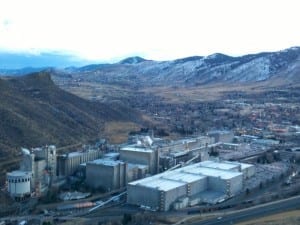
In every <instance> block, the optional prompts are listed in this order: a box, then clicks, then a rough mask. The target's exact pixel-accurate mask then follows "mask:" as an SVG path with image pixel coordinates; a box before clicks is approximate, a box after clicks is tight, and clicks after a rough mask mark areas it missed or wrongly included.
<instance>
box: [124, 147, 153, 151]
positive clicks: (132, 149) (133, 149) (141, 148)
mask: <svg viewBox="0 0 300 225" xmlns="http://www.w3.org/2000/svg"><path fill="white" fill-rule="evenodd" d="M120 151H134V152H153V150H152V149H150V148H144V147H134V146H126V147H123V148H121V149H120Z"/></svg>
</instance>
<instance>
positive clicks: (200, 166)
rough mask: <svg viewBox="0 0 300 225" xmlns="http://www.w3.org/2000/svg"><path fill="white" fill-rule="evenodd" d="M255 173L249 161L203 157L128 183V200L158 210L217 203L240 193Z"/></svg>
mask: <svg viewBox="0 0 300 225" xmlns="http://www.w3.org/2000/svg"><path fill="white" fill-rule="evenodd" d="M254 173H255V167H254V166H253V165H250V164H244V163H237V162H213V161H204V162H200V163H196V164H192V165H189V166H186V167H182V168H179V169H176V170H173V171H167V172H164V173H161V174H157V175H155V176H152V177H148V178H145V179H142V180H137V181H134V182H131V183H129V184H128V185H127V202H128V203H129V204H134V205H140V206H146V207H149V208H151V209H153V210H158V211H168V210H170V209H178V208H184V207H186V206H188V205H195V204H198V203H200V202H206V203H216V202H218V201H221V200H224V199H226V198H229V197H232V196H234V195H236V194H238V193H240V192H241V191H242V190H243V184H244V180H245V179H246V178H247V177H250V176H252V175H253V174H254Z"/></svg>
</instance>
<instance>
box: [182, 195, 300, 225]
mask: <svg viewBox="0 0 300 225" xmlns="http://www.w3.org/2000/svg"><path fill="white" fill-rule="evenodd" d="M293 209H300V196H296V197H292V198H289V199H284V200H280V201H276V202H272V203H267V204H263V205H260V206H255V207H252V208H249V209H244V210H240V211H238V212H231V213H228V214H227V215H224V216H219V217H216V218H213V219H209V220H205V221H200V222H192V223H187V224H190V225H226V224H229V225H231V224H236V223H238V222H242V221H247V220H251V219H257V218H259V217H264V216H268V215H272V214H276V213H280V212H284V211H288V210H293Z"/></svg>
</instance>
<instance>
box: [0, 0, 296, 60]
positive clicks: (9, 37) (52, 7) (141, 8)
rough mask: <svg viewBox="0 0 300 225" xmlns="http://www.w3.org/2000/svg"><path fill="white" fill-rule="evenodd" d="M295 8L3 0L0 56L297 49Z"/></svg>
mask: <svg viewBox="0 0 300 225" xmlns="http://www.w3.org/2000/svg"><path fill="white" fill-rule="evenodd" d="M299 3H300V2H299V0H0V49H1V50H13V51H25V52H27V51H29V52H32V53H39V52H41V51H63V52H67V53H74V54H78V55H80V56H81V57H84V58H88V59H97V60H102V61H107V60H116V59H120V58H124V57H128V56H134V55H140V56H142V57H145V58H148V59H154V60H166V59H175V58H182V57H186V56H192V55H203V56H204V55H209V54H212V53H215V52H221V53H225V54H229V55H243V54H247V53H256V52H261V51H276V50H280V49H285V48H288V47H292V46H300V29H299V26H300V25H299V21H300V13H299Z"/></svg>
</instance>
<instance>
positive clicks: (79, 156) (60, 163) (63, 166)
mask: <svg viewBox="0 0 300 225" xmlns="http://www.w3.org/2000/svg"><path fill="white" fill-rule="evenodd" d="M101 156H102V152H101V151H99V150H97V149H88V150H86V151H78V152H71V153H68V154H62V155H58V156H57V175H58V176H59V177H66V176H70V175H72V174H74V173H75V172H76V171H77V170H78V168H79V165H80V164H83V163H86V162H89V161H92V160H95V159H99V158H100V157H101Z"/></svg>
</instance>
